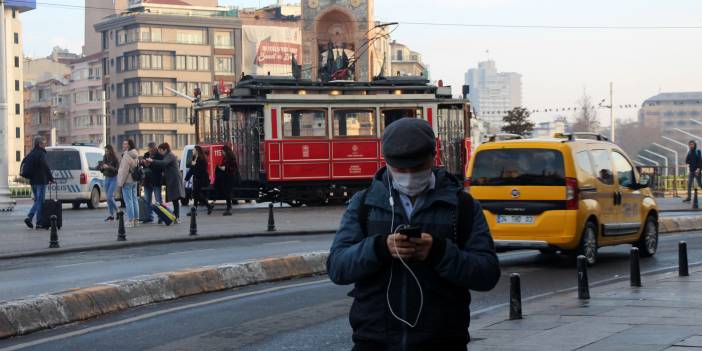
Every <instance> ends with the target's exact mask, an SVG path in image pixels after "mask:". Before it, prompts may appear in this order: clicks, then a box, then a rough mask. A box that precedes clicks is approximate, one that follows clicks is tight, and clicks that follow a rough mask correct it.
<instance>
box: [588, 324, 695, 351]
mask: <svg viewBox="0 0 702 351" xmlns="http://www.w3.org/2000/svg"><path fill="white" fill-rule="evenodd" d="M699 331H700V329H699V327H686V326H678V325H637V326H632V327H631V328H628V329H626V330H624V331H622V332H620V333H617V334H615V335H612V336H610V337H607V338H605V339H603V340H602V341H601V342H600V343H601V344H602V345H605V346H606V345H662V346H671V345H674V344H676V343H677V342H679V341H681V340H684V339H686V338H689V337H691V336H693V335H696V334H697V333H699ZM605 349H607V348H605Z"/></svg>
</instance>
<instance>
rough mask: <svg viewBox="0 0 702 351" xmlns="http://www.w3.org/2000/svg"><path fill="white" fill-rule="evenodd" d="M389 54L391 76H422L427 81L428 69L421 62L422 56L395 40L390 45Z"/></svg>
mask: <svg viewBox="0 0 702 351" xmlns="http://www.w3.org/2000/svg"><path fill="white" fill-rule="evenodd" d="M390 52H391V53H392V55H391V57H392V66H391V69H392V73H393V75H400V76H424V77H425V78H426V79H429V68H428V67H427V65H425V64H424V62H422V54H420V53H418V52H416V51H412V50H410V48H409V47H407V45H404V44H401V43H398V42H397V41H395V40H393V41H392V42H391V43H390Z"/></svg>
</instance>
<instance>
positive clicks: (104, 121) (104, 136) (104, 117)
mask: <svg viewBox="0 0 702 351" xmlns="http://www.w3.org/2000/svg"><path fill="white" fill-rule="evenodd" d="M100 120H101V121H102V143H100V147H102V148H105V146H107V99H106V97H105V91H104V90H103V91H102V117H101V118H100Z"/></svg>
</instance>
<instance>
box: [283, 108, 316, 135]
mask: <svg viewBox="0 0 702 351" xmlns="http://www.w3.org/2000/svg"><path fill="white" fill-rule="evenodd" d="M283 136H285V137H292V138H304V137H325V136H327V113H326V112H325V111H324V110H297V109H295V110H293V109H284V110H283Z"/></svg>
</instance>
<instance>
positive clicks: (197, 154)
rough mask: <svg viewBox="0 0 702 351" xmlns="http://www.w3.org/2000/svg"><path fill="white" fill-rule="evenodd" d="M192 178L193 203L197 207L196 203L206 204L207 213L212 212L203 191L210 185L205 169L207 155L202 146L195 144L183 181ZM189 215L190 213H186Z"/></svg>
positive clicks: (208, 175)
mask: <svg viewBox="0 0 702 351" xmlns="http://www.w3.org/2000/svg"><path fill="white" fill-rule="evenodd" d="M191 178H192V179H193V205H194V206H195V207H196V208H197V205H198V204H203V205H205V206H207V214H208V215H209V214H212V207H213V206H212V205H210V203H209V202H208V201H207V196H206V195H205V193H206V192H207V189H208V188H209V187H210V174H209V172H208V171H207V157H206V156H205V152H204V151H203V150H202V147H200V146H199V145H196V146H195V149H194V152H193V155H192V160H190V165H189V168H188V173H187V174H186V175H185V181H186V182H187V181H189V180H190V179H191ZM188 215H190V213H188Z"/></svg>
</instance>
